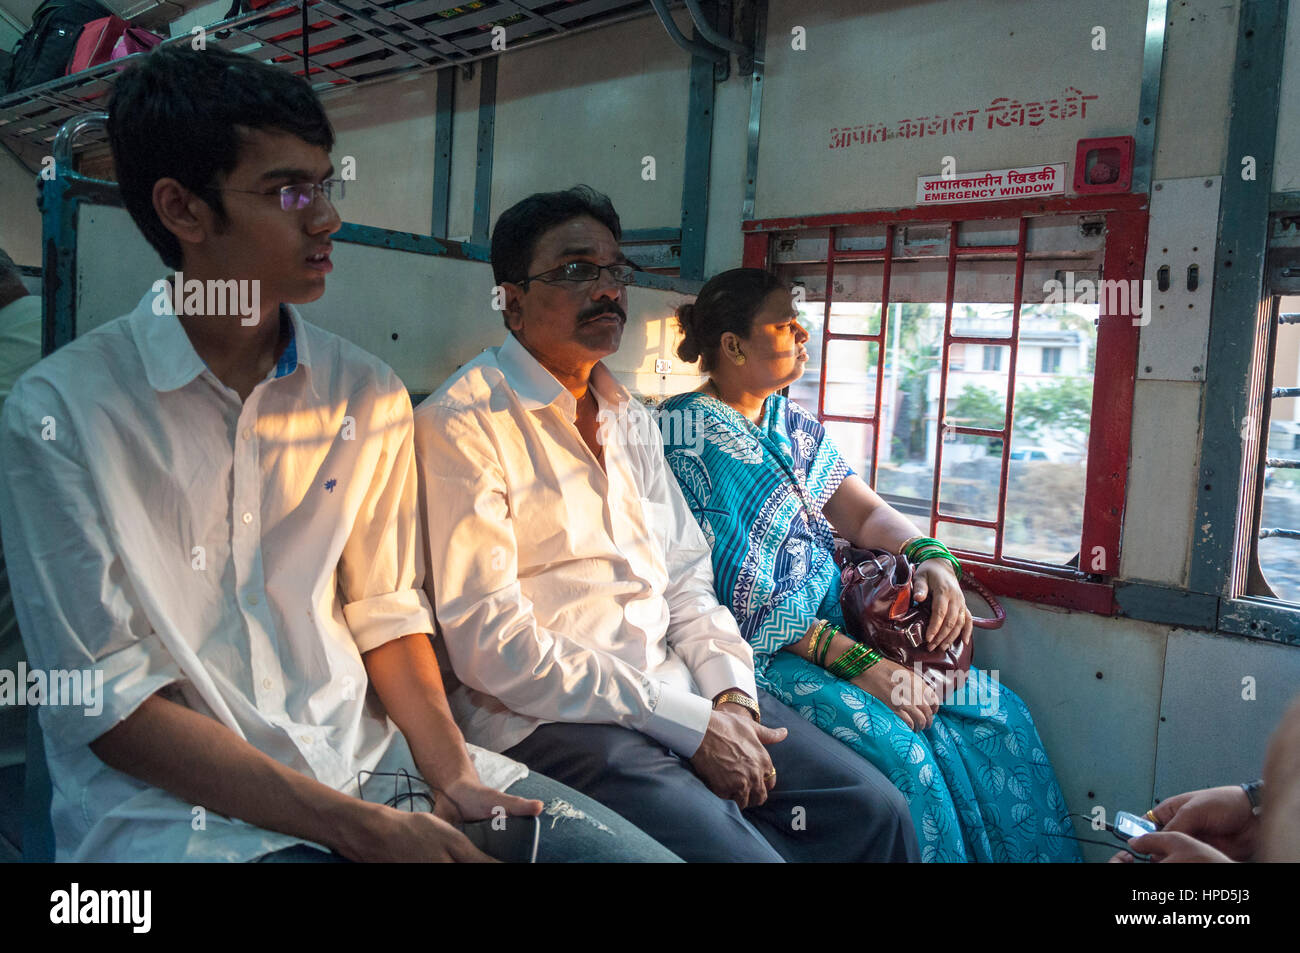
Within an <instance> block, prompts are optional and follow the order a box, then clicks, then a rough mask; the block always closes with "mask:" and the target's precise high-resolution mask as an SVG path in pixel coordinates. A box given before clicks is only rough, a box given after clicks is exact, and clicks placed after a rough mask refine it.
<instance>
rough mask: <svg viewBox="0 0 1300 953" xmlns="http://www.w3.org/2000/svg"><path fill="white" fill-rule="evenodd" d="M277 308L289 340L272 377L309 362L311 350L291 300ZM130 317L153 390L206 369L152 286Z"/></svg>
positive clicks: (173, 386) (185, 380)
mask: <svg viewBox="0 0 1300 953" xmlns="http://www.w3.org/2000/svg"><path fill="white" fill-rule="evenodd" d="M155 308H157V310H155ZM280 309H281V314H282V315H283V314H288V316H289V343H288V344H287V345H285V348H284V353H282V354H281V355H280V359H279V360H278V361H277V362H276V365H275V370H274V372H273V375H272V376H273V377H274V378H280V377H284V376H286V375H288V374H292V373H293V372H294V370H296V369H297V367H298V365H299V364H301V365H303V366H304V367H310V366H311V350H310V347H309V344H308V340H307V336H306V334H304V333H303V321H302V316H301V315H300V314H299V313H298V309H297V308H295V307H294V306H293V305H291V304H282V305H280ZM130 320H131V325H132V331H133V332H134V335H135V339H136V342H137V344H138V346H139V348H140V355H141V357H142V358H143V360H144V368H145V375H146V377H147V378H148V380H149V385H150V386H151V387H152V388H153V389H154V390H157V391H171V390H178V389H180V388H182V387H184V386H185V385H186V384H188V383H189V382H190V381H192V380H194V378H196V377H198V376H199V375H200V374H202V373H203V372H204V371H205V370H206V369H207V365H206V364H204V363H203V359H202V358H201V357H199V355H198V352H197V351H195V350H194V345H193V344H191V343H190V338H189V335H187V334H186V333H185V329H184V328H183V327H181V322H180V319H179V318H177V317H176V315H175V313H174V312H173V311H172V307H171V301H170V299H169V298H167V296H165V295H159V294H158V293H157V292H155V291H154V290H153V289H150V290H149V291H147V292H145V294H144V297H142V298H141V299H140V303H139V304H138V305H136V308H135V311H133V312H132V313H131V318H130ZM308 376H309V377H310V374H309V375H308ZM309 384H310V385H311V387H312V392H313V393H315V383H314V382H311V381H309Z"/></svg>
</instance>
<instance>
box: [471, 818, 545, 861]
mask: <svg viewBox="0 0 1300 953" xmlns="http://www.w3.org/2000/svg"><path fill="white" fill-rule="evenodd" d="M460 829H461V832H462V833H464V835H465V836H466V837H467V838H469V842H470V843H471V844H473V845H474V846H475V847H477V848H478V849H479V850H481V851H483V853H485V854H487V855H488V856H489V857H491V858H493V859H495V860H499V861H502V862H503V863H507V864H535V863H537V845H538V843H539V842H540V840H541V836H542V824H541V821H539V820H538V819H537V818H535V817H509V816H507V817H490V818H488V819H487V820H484V821H470V822H469V823H468V824H462V825H461V828H460Z"/></svg>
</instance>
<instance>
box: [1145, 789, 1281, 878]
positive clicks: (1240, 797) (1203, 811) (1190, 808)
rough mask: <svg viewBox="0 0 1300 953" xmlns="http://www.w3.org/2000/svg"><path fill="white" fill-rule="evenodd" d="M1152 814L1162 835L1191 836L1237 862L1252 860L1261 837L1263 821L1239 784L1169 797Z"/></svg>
mask: <svg viewBox="0 0 1300 953" xmlns="http://www.w3.org/2000/svg"><path fill="white" fill-rule="evenodd" d="M1151 813H1152V814H1153V815H1154V816H1155V819H1156V824H1158V825H1159V826H1160V830H1161V831H1162V832H1179V833H1183V834H1188V835H1190V836H1191V837H1194V838H1196V839H1197V840H1199V841H1204V842H1205V843H1206V844H1208V845H1210V847H1212V848H1214V849H1215V850H1216V851H1217V852H1221V853H1224V854H1227V855H1228V857H1230V858H1232V859H1233V860H1241V861H1244V860H1250V858H1251V857H1253V856H1254V855H1255V848H1256V845H1257V841H1258V838H1259V818H1257V817H1256V816H1255V815H1254V813H1253V812H1252V811H1251V809H1250V798H1248V797H1246V792H1245V791H1243V790H1242V789H1241V788H1240V787H1239V786H1237V785H1225V786H1223V787H1218V788H1206V789H1205V790H1201V791H1189V792H1187V793H1186V794H1176V795H1174V796H1173V797H1171V798H1166V799H1165V800H1163V801H1161V802H1160V803H1159V804H1158V805H1156V806H1155V807H1154V808H1153V809H1152V811H1151Z"/></svg>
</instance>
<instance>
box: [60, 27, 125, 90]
mask: <svg viewBox="0 0 1300 953" xmlns="http://www.w3.org/2000/svg"><path fill="white" fill-rule="evenodd" d="M126 29H127V22H126V21H125V20H123V19H122V18H121V17H100V18H99V19H98V20H91V21H90V22H89V23H87V24H86V25H85V26H84V27H82V28H81V35H80V36H78V37H77V48H76V49H75V50H73V52H72V59H70V60H68V68H67V69H66V70H65V71H64V73H65V74H66V75H68V76H71V75H72V74H73V73H79V72H81V71H82V70H83V69H90V68H91V67H92V66H98V65H99V64H101V63H107V62H108V61H109V60H111V59H113V45H114V44H115V43H117V41H118V40H119V39H120V38H121V36H122V34H123V33H124V32H126Z"/></svg>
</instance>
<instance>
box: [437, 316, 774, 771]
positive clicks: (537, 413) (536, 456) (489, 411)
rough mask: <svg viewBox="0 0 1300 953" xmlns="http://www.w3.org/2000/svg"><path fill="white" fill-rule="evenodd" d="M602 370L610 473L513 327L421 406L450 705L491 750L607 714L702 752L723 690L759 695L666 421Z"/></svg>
mask: <svg viewBox="0 0 1300 953" xmlns="http://www.w3.org/2000/svg"><path fill="white" fill-rule="evenodd" d="M591 383H592V389H593V391H594V393H595V395H596V399H597V401H598V403H599V406H600V420H601V434H602V440H603V448H604V458H605V469H604V470H602V469H601V467H600V465H599V464H598V463H597V461H596V459H595V457H594V456H593V455H592V453H591V450H590V448H589V447H588V446H587V445H586V443H585V442H584V441H583V439H582V436H581V435H580V434H579V433H578V429H577V426H576V424H575V420H576V416H577V404H576V401H575V400H574V398H573V395H572V394H570V393H569V392H568V390H566V389H565V388H564V387H563V386H562V385H561V384H560V382H559V381H557V380H556V379H555V377H553V376H552V375H551V374H550V372H549V371H547V370H546V368H544V367H543V366H542V365H541V364H539V363H538V362H537V360H536V359H535V358H534V357H533V356H532V355H531V354H529V353H528V351H527V350H526V349H525V348H524V347H523V346H522V345H521V344H519V342H518V341H517V340H515V338H514V336H513V335H509V336H507V337H506V341H505V344H503V345H502V346H501V347H499V348H493V349H491V350H489V351H485V352H484V353H483V354H480V355H479V356H478V357H477V358H475V359H474V360H473V361H472V362H470V363H469V364H467V365H466V366H465V367H463V368H462V369H461V370H460V371H459V372H457V373H456V374H455V375H454V376H453V377H452V378H451V379H450V380H449V381H448V382H447V383H446V384H444V385H443V386H442V387H441V388H440V389H439V390H438V391H437V392H436V393H434V394H433V395H431V396H430V397H429V398H428V399H427V400H425V401H424V402H423V403H422V404H421V405H420V406H419V408H418V409H417V410H416V412H415V443H416V455H417V457H418V458H419V463H420V470H421V481H420V483H421V497H422V500H421V504H422V507H423V511H424V514H425V534H426V539H427V541H428V547H429V556H428V572H427V574H426V577H425V580H426V581H425V588H426V591H427V592H428V593H429V597H430V598H431V599H433V600H434V602H435V606H436V610H437V615H438V622H439V624H440V626H441V629H442V634H443V639H444V642H445V647H446V652H447V655H448V657H449V658H450V660H451V664H452V667H453V668H454V669H455V674H456V676H457V677H458V678H459V680H460V682H461V683H462V684H461V686H460V687H459V688H457V689H456V690H454V691H453V692H452V695H451V698H452V704H453V711H455V713H456V715H457V720H458V722H459V723H460V725H461V727H462V729H463V730H464V732H465V735H466V737H467V738H468V739H469V740H471V741H473V742H475V743H477V744H481V745H483V746H484V747H487V748H490V749H492V750H494V751H504V750H506V749H507V748H509V747H510V746H511V745H514V744H517V743H518V742H520V741H522V740H523V739H524V738H526V737H527V736H528V735H529V734H531V733H532V731H533V730H534V729H535V728H536V727H537V726H538V725H539V724H543V723H545V722H594V723H612V724H619V725H624V726H626V727H629V728H634V729H637V730H639V731H642V732H644V733H645V734H647V735H649V736H651V737H653V738H655V739H656V740H658V741H659V742H660V743H662V744H664V745H665V746H667V747H669V748H672V749H673V750H675V751H676V752H677V753H678V754H680V755H682V756H684V757H690V756H691V755H693V754H694V753H695V750H696V748H697V747H698V746H699V743H700V741H701V740H702V739H703V737H704V733H705V730H706V729H707V727H708V722H709V715H710V712H711V710H712V704H711V699H712V698H713V697H714V696H715V695H717V694H718V693H719V692H722V691H725V690H726V689H728V688H732V687H736V688H739V689H741V690H742V691H744V692H746V693H748V694H749V695H750V696H751V697H753V696H754V695H755V688H754V661H753V653H752V651H751V650H750V647H749V645H748V643H746V642H745V640H744V639H743V638H742V637H741V635H740V631H739V629H738V628H737V626H736V622H735V620H734V619H733V618H732V616H731V613H730V612H728V611H727V610H726V609H725V608H724V607H722V606H720V605H718V600H717V596H716V595H715V593H714V589H713V568H712V561H711V556H710V551H709V545H708V543H707V541H706V540H705V539H704V535H703V533H701V531H700V528H699V525H698V524H697V523H696V522H695V518H694V517H693V516H692V515H691V512H690V510H689V509H688V508H687V506H686V501H685V499H683V497H682V494H681V490H680V489H679V488H678V486H677V481H676V480H675V479H674V478H673V477H672V475H671V474H670V473H669V472H668V468H667V465H666V464H665V462H664V453H663V443H662V439H661V438H660V435H659V429H658V428H657V427H656V426H654V424H653V422H652V421H651V420H650V417H649V415H648V413H647V412H646V410H645V408H644V407H642V406H641V404H640V403H639V402H637V401H636V400H634V399H632V398H631V397H630V395H629V394H628V392H627V391H626V390H625V389H624V388H623V387H622V386H620V385H619V383H618V382H617V381H616V380H615V379H614V377H613V375H611V374H610V373H609V371H608V370H607V369H606V368H605V366H604V365H603V364H597V365H596V366H595V368H594V369H593V371H592V375H591Z"/></svg>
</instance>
